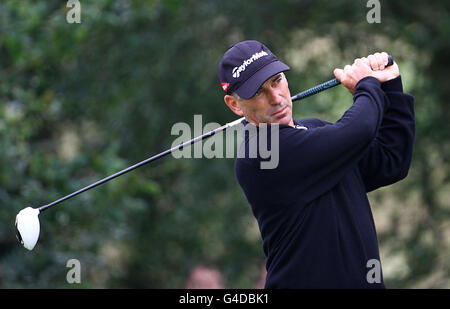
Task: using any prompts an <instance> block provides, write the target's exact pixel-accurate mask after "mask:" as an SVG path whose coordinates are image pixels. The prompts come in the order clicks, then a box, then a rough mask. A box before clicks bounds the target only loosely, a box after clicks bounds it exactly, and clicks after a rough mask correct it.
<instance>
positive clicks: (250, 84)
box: [235, 60, 290, 100]
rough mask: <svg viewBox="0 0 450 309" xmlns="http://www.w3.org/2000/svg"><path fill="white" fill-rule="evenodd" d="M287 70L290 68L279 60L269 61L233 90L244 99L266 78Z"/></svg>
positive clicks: (251, 95)
mask: <svg viewBox="0 0 450 309" xmlns="http://www.w3.org/2000/svg"><path fill="white" fill-rule="evenodd" d="M288 70H290V68H289V67H288V66H287V65H285V64H284V63H283V62H281V61H279V60H276V61H274V62H271V63H269V64H268V65H266V66H265V67H263V68H262V69H260V70H259V71H258V72H256V73H255V74H253V75H252V76H251V77H250V78H249V79H248V80H246V81H245V83H243V84H242V86H241V87H239V88H238V89H236V90H235V92H236V93H237V94H238V95H239V96H240V97H241V98H243V99H245V100H248V99H251V98H252V97H253V96H254V95H255V93H256V92H257V91H258V89H259V88H260V87H261V86H262V84H264V83H265V81H266V80H268V79H269V78H271V77H272V76H274V75H275V74H278V73H280V72H283V71H288Z"/></svg>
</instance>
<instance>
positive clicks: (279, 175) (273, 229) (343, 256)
mask: <svg viewBox="0 0 450 309" xmlns="http://www.w3.org/2000/svg"><path fill="white" fill-rule="evenodd" d="M387 58H388V56H387V54H386V53H375V54H373V55H370V56H368V57H367V58H361V59H356V60H355V61H354V63H353V64H352V65H347V66H345V67H344V69H343V70H341V69H335V70H334V74H335V76H336V78H337V79H338V80H339V81H340V82H341V83H342V84H343V85H344V86H345V87H346V88H348V90H349V91H350V93H351V94H352V96H353V104H352V106H351V107H350V108H349V109H348V110H347V111H346V112H345V113H344V114H343V116H342V117H341V118H340V119H339V120H338V121H337V122H336V123H329V122H326V121H322V120H319V119H302V120H296V119H293V118H292V101H291V94H290V91H289V86H288V81H287V79H286V76H285V74H284V72H285V71H287V70H289V67H288V66H287V65H285V64H284V63H282V62H281V61H280V60H278V58H277V57H276V56H275V55H274V54H273V53H271V51H270V50H269V49H268V48H267V47H266V46H265V45H263V44H262V43H260V42H257V41H243V42H240V43H238V44H236V45H234V46H232V47H231V48H229V49H228V50H227V51H226V53H225V54H224V56H223V58H222V60H221V62H220V64H219V79H220V82H221V85H222V89H223V90H224V91H225V92H226V95H225V97H224V100H225V103H226V104H227V106H228V107H229V108H230V109H231V110H232V111H233V112H234V113H235V114H236V115H239V116H245V120H244V124H245V125H246V126H256V127H260V125H261V124H262V123H265V124H272V125H273V124H278V126H279V130H278V135H279V136H278V138H279V164H278V166H277V167H276V168H273V169H261V168H260V162H261V161H262V160H263V158H261V157H260V156H257V157H256V158H254V157H253V158H252V157H248V156H244V157H238V158H237V159H236V161H235V173H236V177H237V180H238V182H239V184H240V186H241V187H242V189H243V191H244V193H245V195H246V197H247V200H248V202H249V203H250V205H251V208H252V212H253V214H254V216H255V218H256V219H257V221H258V225H259V229H260V232H261V237H262V241H263V251H264V253H265V255H266V258H267V259H266V269H267V277H266V283H265V287H266V288H385V285H384V281H383V276H382V272H381V261H380V255H379V249H378V241H377V234H376V230H375V224H374V220H373V216H372V212H371V209H370V205H369V201H368V199H367V192H370V191H373V190H375V189H377V188H380V187H382V186H386V185H390V184H393V183H395V182H397V181H399V180H401V179H403V178H405V177H406V175H407V174H408V169H409V167H410V163H411V157H412V153H413V143H414V134H415V121H414V107H413V101H414V98H413V97H412V96H411V95H408V94H405V93H403V88H402V81H401V76H400V73H399V68H398V66H397V64H396V63H394V64H393V65H392V66H389V67H386V68H385V65H386V64H387V60H388V59H387ZM250 131H252V130H249V132H250ZM253 132H256V133H255V134H256V135H258V134H259V132H260V131H259V130H253ZM252 138H258V136H256V137H255V136H251V135H250V134H247V135H246V136H245V138H244V142H243V145H241V149H242V147H248V145H249V141H250V140H251V139H252ZM376 262H378V264H377V263H376ZM377 266H378V267H377Z"/></svg>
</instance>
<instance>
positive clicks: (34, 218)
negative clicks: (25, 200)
mask: <svg viewBox="0 0 450 309" xmlns="http://www.w3.org/2000/svg"><path fill="white" fill-rule="evenodd" d="M38 216H39V209H34V208H32V207H27V208H24V209H22V210H21V211H20V212H19V213H18V214H17V216H16V222H15V225H16V237H17V239H18V240H19V241H20V243H21V244H22V245H23V246H24V247H25V248H27V249H28V250H33V248H34V246H35V245H36V243H37V241H38V238H39V231H40V227H39V218H38Z"/></svg>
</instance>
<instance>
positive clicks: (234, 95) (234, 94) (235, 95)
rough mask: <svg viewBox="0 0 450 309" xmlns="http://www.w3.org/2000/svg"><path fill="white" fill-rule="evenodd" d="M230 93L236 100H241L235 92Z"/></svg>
mask: <svg viewBox="0 0 450 309" xmlns="http://www.w3.org/2000/svg"><path fill="white" fill-rule="evenodd" d="M231 95H232V96H233V97H235V98H236V100H238V101H241V100H242V98H241V97H240V96H239V95H238V94H237V93H236V92H233V93H231Z"/></svg>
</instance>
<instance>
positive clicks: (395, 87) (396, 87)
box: [381, 75, 403, 92]
mask: <svg viewBox="0 0 450 309" xmlns="http://www.w3.org/2000/svg"><path fill="white" fill-rule="evenodd" d="M381 89H382V90H383V91H384V92H403V85H402V78H401V76H400V75H399V76H397V77H395V78H393V79H390V80H388V81H386V82H384V83H382V84H381Z"/></svg>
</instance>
